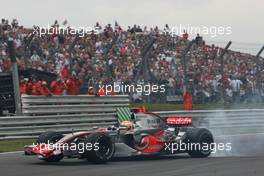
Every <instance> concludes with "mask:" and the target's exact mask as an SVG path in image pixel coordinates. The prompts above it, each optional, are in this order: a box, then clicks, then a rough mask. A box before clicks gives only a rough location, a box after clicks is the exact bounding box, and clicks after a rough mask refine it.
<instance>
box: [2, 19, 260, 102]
mask: <svg viewBox="0 0 264 176" xmlns="http://www.w3.org/2000/svg"><path fill="white" fill-rule="evenodd" d="M59 26H63V27H65V28H70V27H69V26H67V21H65V22H63V23H62V24H61V25H59V23H58V22H57V21H56V22H55V23H54V25H53V27H54V28H57V27H59ZM34 28H35V27H34ZM93 29H94V31H91V32H89V33H87V34H85V35H84V36H83V37H80V38H79V39H78V40H77V42H76V44H75V46H74V47H73V48H72V50H71V52H69V50H70V48H71V45H72V43H74V41H75V38H76V35H74V34H71V33H63V34H62V33H52V34H44V35H41V36H40V35H37V34H36V35H32V34H33V31H34V30H33V28H31V29H29V28H25V27H23V26H21V25H19V23H18V21H17V20H13V21H12V22H11V23H10V22H9V21H8V20H6V19H2V21H1V24H0V72H8V71H10V69H11V61H10V59H9V56H8V52H7V40H8V38H9V37H12V38H13V39H14V43H15V49H16V56H17V63H18V66H19V69H21V70H25V69H28V68H33V69H37V70H40V71H47V72H51V73H56V74H57V75H58V77H59V79H60V82H61V83H63V84H65V85H66V83H67V82H68V80H70V79H73V78H72V75H75V76H74V77H75V78H74V79H78V80H82V83H83V84H85V85H87V88H88V87H91V86H92V87H94V86H96V85H98V84H111V83H113V82H117V83H122V82H124V83H126V84H130V83H133V81H135V77H136V76H137V75H138V72H139V71H140V69H139V68H140V64H142V48H144V46H146V45H147V43H148V41H149V40H150V39H151V38H155V39H156V41H155V43H154V45H153V47H152V49H151V50H150V52H149V55H148V62H147V64H148V68H149V70H150V72H151V73H152V75H153V76H154V78H155V81H156V82H157V83H160V84H163V83H165V84H166V85H167V89H166V90H167V91H166V95H182V93H183V85H184V66H183V63H184V62H183V60H182V54H183V52H184V50H185V48H186V47H187V45H188V43H189V42H190V39H189V35H188V33H187V32H186V31H185V32H184V34H183V35H182V36H172V35H171V34H170V32H169V31H170V28H169V26H168V25H165V27H164V29H160V28H158V27H154V28H150V29H149V28H147V27H141V26H138V25H134V26H132V27H130V26H129V27H128V28H127V29H124V28H123V27H122V26H120V25H119V24H118V23H117V22H116V23H115V24H114V25H113V26H112V25H111V24H108V25H106V26H105V27H103V26H102V25H101V24H100V23H98V22H97V23H96V24H95V26H93ZM222 50H223V49H222V48H219V47H216V46H214V45H207V44H206V43H205V41H203V39H202V37H201V36H199V34H198V35H197V37H196V42H195V43H194V45H192V47H191V48H190V51H189V52H188V54H187V57H186V58H187V60H186V64H187V66H186V69H187V70H186V72H187V75H186V77H187V80H188V89H189V90H191V92H192V94H193V96H194V100H195V101H197V102H201V103H203V102H212V101H218V100H220V99H221V97H225V98H226V99H227V100H230V101H243V102H244V101H251V100H253V98H254V97H256V96H257V97H261V96H262V97H264V90H263V89H264V74H263V72H264V70H263V67H262V65H263V61H261V63H258V64H257V61H256V58H255V57H254V56H253V55H250V54H245V53H240V52H235V51H231V50H229V51H228V52H227V54H226V55H225V56H224V68H223V70H224V77H223V78H222V76H221V61H220V59H219V55H220V54H221V52H222ZM69 53H71V54H69ZM258 70H259V72H258ZM142 75H143V74H139V79H137V80H138V81H141V80H142V79H143V76H142ZM257 75H259V77H258V76H257ZM257 78H259V79H257ZM67 87H69V85H68V86H67V85H66V86H62V89H63V91H61V93H60V94H67V93H65V91H66V92H67ZM50 88H51V89H52V85H50ZM68 91H69V90H68ZM137 97H138V96H137Z"/></svg>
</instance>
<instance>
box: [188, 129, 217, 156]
mask: <svg viewBox="0 0 264 176" xmlns="http://www.w3.org/2000/svg"><path fill="white" fill-rule="evenodd" d="M185 142H186V143H187V144H189V146H190V145H191V146H192V147H191V148H190V149H189V150H187V152H188V154H189V155H190V156H191V157H194V158H205V157H208V156H209V155H210V154H211V152H212V149H213V148H212V145H211V144H212V143H213V142H214V139H213V135H212V133H211V132H210V131H209V130H207V129H205V128H189V129H188V130H187V140H186V141H185ZM194 146H196V147H194Z"/></svg>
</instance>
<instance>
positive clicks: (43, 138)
mask: <svg viewBox="0 0 264 176" xmlns="http://www.w3.org/2000/svg"><path fill="white" fill-rule="evenodd" d="M61 138H63V135H62V134H61V133H59V132H54V131H47V132H44V133H42V134H41V135H39V137H38V139H37V144H48V143H49V144H55V143H56V142H57V141H59V140H60V139H61ZM63 157H64V156H63V154H59V155H53V156H51V157H49V158H45V159H44V161H47V162H58V161H60V160H61V159H62V158H63Z"/></svg>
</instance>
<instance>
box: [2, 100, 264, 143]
mask: <svg viewBox="0 0 264 176" xmlns="http://www.w3.org/2000/svg"><path fill="white" fill-rule="evenodd" d="M22 101H23V108H22V109H23V113H24V116H19V117H18V116H14V117H0V138H1V139H5V138H20V137H22V136H23V137H24V136H29V137H32V136H37V135H39V134H40V133H42V132H44V131H48V130H54V131H60V132H63V133H68V132H71V131H78V130H87V129H92V128H93V127H107V126H111V125H117V119H116V113H115V110H116V108H117V107H124V106H129V97H128V96H123V95H122V96H102V97H95V96H67V97H64V96H62V97H55V96H54V97H35V96H24V97H23V98H22ZM154 113H157V114H159V115H160V116H162V117H168V116H174V117H175V116H177V117H192V118H193V123H194V125H196V126H199V127H207V128H209V129H210V130H212V131H213V133H214V134H215V135H221V134H231V133H232V134H236V133H242V132H243V133H250V132H264V109H236V110H195V111H160V112H154ZM44 114H45V115H44Z"/></svg>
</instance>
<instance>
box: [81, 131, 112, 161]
mask: <svg viewBox="0 0 264 176" xmlns="http://www.w3.org/2000/svg"><path fill="white" fill-rule="evenodd" d="M90 145H92V146H93V147H92V149H91V150H87V148H85V150H84V153H83V154H82V158H87V160H89V161H91V162H93V163H95V164H103V163H106V162H108V161H109V160H111V158H112V157H113V155H114V152H115V144H114V143H113V142H112V139H111V137H110V136H108V135H107V134H104V133H94V134H91V135H89V136H88V137H87V138H86V139H85V141H84V146H90Z"/></svg>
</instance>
